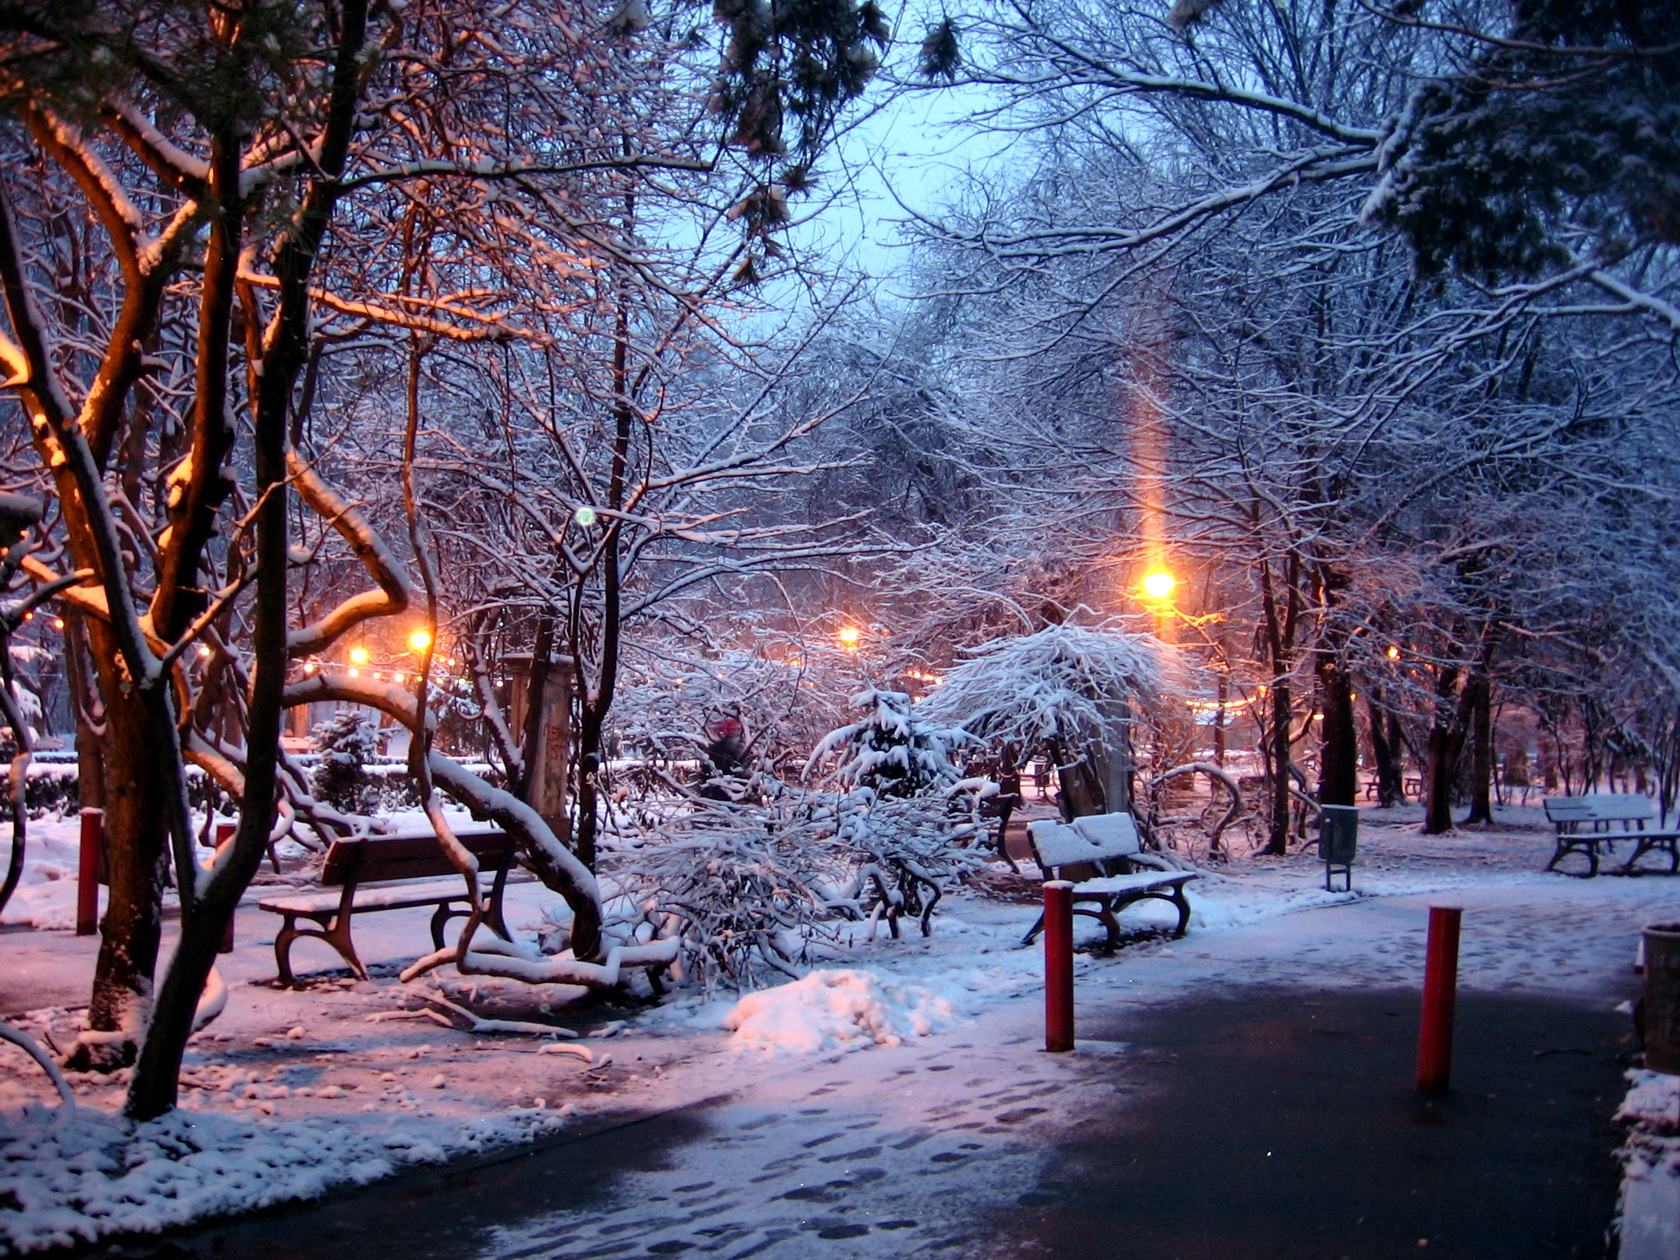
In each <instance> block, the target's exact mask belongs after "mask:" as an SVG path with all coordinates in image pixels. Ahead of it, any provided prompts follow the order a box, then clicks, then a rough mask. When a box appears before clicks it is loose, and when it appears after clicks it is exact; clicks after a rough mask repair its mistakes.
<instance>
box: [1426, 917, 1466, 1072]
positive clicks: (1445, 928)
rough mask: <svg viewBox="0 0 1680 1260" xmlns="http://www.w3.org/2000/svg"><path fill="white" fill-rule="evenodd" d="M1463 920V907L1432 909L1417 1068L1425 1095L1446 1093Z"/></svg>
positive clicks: (1450, 1060)
mask: <svg viewBox="0 0 1680 1260" xmlns="http://www.w3.org/2000/svg"><path fill="white" fill-rule="evenodd" d="M1463 917H1464V910H1463V908H1462V907H1460V906H1430V907H1429V948H1428V953H1427V956H1426V958H1425V960H1424V965H1423V1022H1422V1026H1421V1027H1420V1028H1419V1030H1418V1065H1417V1087H1418V1090H1419V1092H1420V1093H1424V1094H1432V1095H1441V1094H1444V1093H1446V1092H1447V1078H1448V1076H1449V1074H1450V1072H1451V1069H1452V1035H1453V1005H1454V1002H1455V1000H1456V998H1457V995H1458V929H1459V923H1460V920H1461V919H1462V918H1463Z"/></svg>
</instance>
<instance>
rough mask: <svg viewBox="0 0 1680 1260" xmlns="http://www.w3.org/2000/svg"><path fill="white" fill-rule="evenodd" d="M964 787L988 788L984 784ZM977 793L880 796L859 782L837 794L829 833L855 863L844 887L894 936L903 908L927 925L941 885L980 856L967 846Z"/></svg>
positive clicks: (979, 864)
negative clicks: (880, 919) (842, 794)
mask: <svg viewBox="0 0 1680 1260" xmlns="http://www.w3.org/2000/svg"><path fill="white" fill-rule="evenodd" d="M962 786H963V787H970V786H973V787H979V788H991V789H992V790H994V791H995V790H996V789H995V785H993V784H991V783H984V782H980V783H971V784H965V785H962ZM979 795H980V793H979V792H970V791H966V790H955V789H954V790H953V791H951V792H949V793H943V792H942V793H940V794H938V795H924V796H900V797H894V796H883V795H882V794H880V793H879V792H877V791H876V790H875V789H873V788H869V787H859V788H855V789H854V790H852V791H851V792H848V793H846V794H845V795H844V796H842V797H840V799H839V801H838V803H837V806H836V809H835V835H836V839H837V840H838V841H839V843H840V845H841V846H842V848H843V849H844V851H845V852H846V854H847V857H848V858H849V860H850V861H852V862H853V863H855V864H856V869H855V872H854V874H853V877H852V882H851V884H850V886H849V887H848V889H847V898H848V900H850V901H852V902H854V903H857V904H858V905H859V907H860V911H862V912H866V913H867V914H868V915H869V917H870V922H871V923H872V924H873V923H874V922H875V921H876V920H877V919H878V918H880V917H882V916H885V918H886V920H887V925H888V927H889V928H890V929H891V931H892V934H893V935H894V936H895V937H896V936H897V935H898V933H899V929H898V919H899V916H900V915H903V914H908V915H911V916H913V917H915V918H916V919H918V920H919V921H920V923H921V928H922V935H923V936H927V935H929V934H930V933H931V931H932V919H933V910H934V906H935V905H937V904H938V902H939V899H940V897H941V896H943V895H944V892H945V889H946V887H947V886H948V885H949V884H951V883H952V882H953V881H954V880H956V879H958V878H960V877H961V876H962V874H963V873H964V872H966V871H970V870H978V869H981V868H983V867H984V866H985V865H986V860H985V858H984V857H982V856H981V854H980V853H979V852H978V851H977V850H976V849H975V848H974V847H973V846H974V842H975V840H976V839H977V838H978V837H979V835H980V825H979V820H978V818H977V816H976V808H975V807H976V805H977V802H978V799H979Z"/></svg>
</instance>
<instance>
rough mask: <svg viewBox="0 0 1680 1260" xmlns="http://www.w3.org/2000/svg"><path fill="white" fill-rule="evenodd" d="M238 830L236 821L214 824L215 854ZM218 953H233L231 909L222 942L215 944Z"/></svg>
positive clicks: (230, 840) (229, 842)
mask: <svg viewBox="0 0 1680 1260" xmlns="http://www.w3.org/2000/svg"><path fill="white" fill-rule="evenodd" d="M238 830H239V826H238V824H237V823H230V822H219V823H217V824H216V855H217V856H218V857H220V856H221V852H222V850H223V849H224V848H226V847H227V846H228V845H230V844H232V843H233V837H234V833H235V832H236V831H238ZM216 952H217V953H218V954H231V953H233V911H232V910H229V911H228V921H227V927H225V928H223V929H222V943H221V944H220V945H218V946H216Z"/></svg>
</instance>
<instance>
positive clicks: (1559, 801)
mask: <svg viewBox="0 0 1680 1260" xmlns="http://www.w3.org/2000/svg"><path fill="white" fill-rule="evenodd" d="M1546 818H1547V821H1549V822H1550V823H1551V824H1552V825H1553V826H1554V827H1556V828H1557V848H1556V849H1555V850H1553V852H1552V860H1551V861H1550V862H1547V863H1546V869H1547V870H1548V871H1551V870H1556V871H1560V872H1561V873H1562V874H1565V875H1575V876H1578V877H1579V878H1581V879H1591V878H1592V877H1593V876H1594V875H1597V874H1598V854H1599V849H1600V848H1601V847H1602V848H1603V849H1604V851H1605V852H1606V853H1610V852H1613V851H1614V848H1615V845H1616V842H1617V841H1618V840H1631V841H1633V846H1634V847H1633V856H1631V857H1630V858H1628V860H1627V861H1626V862H1625V863H1623V864H1622V867H1621V871H1620V873H1621V874H1625V875H1631V874H1633V873H1634V872H1635V868H1636V867H1637V866H1638V864H1639V859H1640V858H1642V857H1644V856H1645V855H1646V854H1647V853H1650V852H1653V851H1660V852H1663V853H1666V854H1668V873H1669V874H1670V875H1672V874H1674V873H1675V872H1676V871H1680V851H1677V850H1676V847H1675V845H1676V841H1677V840H1680V831H1676V830H1675V829H1673V828H1669V827H1662V826H1660V825H1659V826H1656V827H1649V828H1648V827H1647V826H1646V824H1647V823H1649V822H1652V821H1653V820H1655V821H1657V822H1659V823H1660V822H1661V818H1660V816H1659V815H1658V813H1657V808H1656V806H1655V805H1654V804H1653V803H1652V801H1651V798H1650V797H1648V796H1641V795H1639V794H1637V793H1632V792H1594V793H1591V794H1589V795H1586V796H1548V797H1547V798H1546ZM1571 855H1574V856H1575V857H1578V858H1580V859H1582V860H1583V861H1584V862H1585V865H1586V869H1585V870H1575V869H1573V867H1572V866H1559V863H1561V862H1566V860H1567V859H1569V858H1570V856H1571Z"/></svg>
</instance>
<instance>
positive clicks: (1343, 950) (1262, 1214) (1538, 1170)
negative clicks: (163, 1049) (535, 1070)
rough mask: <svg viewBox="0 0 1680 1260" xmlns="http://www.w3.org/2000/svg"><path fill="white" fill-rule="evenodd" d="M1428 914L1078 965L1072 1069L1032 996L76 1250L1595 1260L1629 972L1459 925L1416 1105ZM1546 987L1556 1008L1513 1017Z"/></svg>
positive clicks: (1531, 921)
mask: <svg viewBox="0 0 1680 1260" xmlns="http://www.w3.org/2000/svg"><path fill="white" fill-rule="evenodd" d="M1422 905H1423V903H1422V901H1421V900H1420V901H1419V902H1418V904H1417V905H1409V904H1402V903H1397V902H1395V901H1384V902H1364V903H1359V904H1355V905H1350V906H1345V907H1337V908H1334V909H1329V910H1322V911H1313V912H1311V913H1310V914H1309V915H1301V916H1292V922H1291V923H1290V924H1289V927H1288V931H1287V933H1286V935H1283V936H1279V935H1277V932H1278V929H1277V928H1275V927H1274V928H1271V929H1266V928H1261V929H1255V930H1249V931H1243V932H1232V933H1224V934H1220V935H1218V936H1209V937H1206V938H1203V939H1202V940H1201V941H1197V940H1196V939H1195V938H1192V939H1190V940H1187V941H1184V942H1180V943H1177V944H1174V945H1171V946H1168V947H1166V948H1164V949H1161V950H1157V951H1154V952H1151V951H1147V950H1146V951H1143V952H1142V953H1139V954H1137V955H1136V956H1133V957H1124V956H1123V957H1122V958H1121V959H1120V960H1118V961H1109V962H1101V961H1097V962H1093V963H1091V964H1089V965H1088V968H1087V970H1086V974H1085V976H1084V978H1083V979H1082V983H1081V1000H1082V1003H1083V1006H1082V1016H1081V1033H1082V1035H1083V1036H1084V1037H1087V1038H1089V1040H1088V1041H1085V1042H1082V1051H1081V1053H1079V1054H1076V1055H1063V1056H1050V1055H1045V1054H1044V1053H1042V1051H1040V1050H1039V1049H1038V1045H1039V1044H1040V1043H1039V1040H1038V1038H1039V1036H1040V1031H1039V1025H1038V1011H1037V1006H1036V1003H1035V1002H1034V1001H1033V1000H1031V999H1024V1000H1021V1001H1017V1002H1013V1003H1009V1004H1006V1005H1004V1006H1002V1007H999V1008H996V1009H994V1010H992V1011H990V1012H989V1013H988V1014H987V1015H985V1016H984V1017H983V1018H981V1019H980V1020H978V1021H977V1022H976V1023H975V1024H974V1025H972V1026H970V1027H969V1028H966V1029H964V1030H963V1032H962V1033H960V1034H953V1035H945V1036H941V1037H935V1038H931V1039H928V1040H927V1041H924V1042H921V1043H918V1044H917V1045H915V1046H907V1047H902V1048H899V1049H894V1050H874V1051H870V1052H867V1053H864V1054H854V1055H849V1056H845V1057H843V1058H839V1059H830V1060H823V1061H820V1062H816V1063H806V1064H804V1065H800V1066H797V1067H792V1068H789V1067H777V1068H775V1069H767V1070H766V1073H765V1075H764V1077H763V1078H762V1079H761V1080H759V1081H757V1082H755V1083H754V1084H753V1085H752V1086H751V1087H750V1088H748V1089H746V1090H743V1091H738V1092H737V1094H736V1095H735V1096H733V1097H730V1098H727V1099H721V1100H717V1099H714V1100H709V1101H705V1102H699V1103H696V1104H694V1105H691V1106H688V1107H685V1108H682V1109H679V1110H677V1111H675V1112H671V1113H668V1114H665V1115H660V1116H655V1117H650V1118H645V1119H642V1120H639V1121H636V1122H633V1123H626V1124H621V1125H620V1126H619V1127H616V1128H612V1129H608V1130H606V1131H603V1132H599V1133H596V1134H594V1135H592V1136H586V1137H582V1138H580V1139H577V1140H573V1141H570V1142H566V1143H563V1144H561V1145H557V1146H555V1147H552V1148H549V1149H547V1150H544V1151H541V1152H537V1153H534V1154H530V1155H526V1156H522V1157H519V1158H514V1159H508V1160H503V1161H500V1162H495V1163H487V1164H484V1165H481V1166H478V1167H476V1168H473V1169H468V1170H461V1169H449V1170H437V1171H433V1172H429V1173H419V1174H413V1175H410V1176H407V1177H404V1178H401V1179H398V1180H395V1181H393V1182H390V1183H387V1184H384V1185H380V1186H376V1187H373V1188H371V1189H369V1190H366V1191H360V1192H356V1193H353V1194H342V1195H338V1196H335V1197H333V1198H331V1199H330V1200H328V1201H327V1202H325V1203H322V1204H319V1205H313V1206H309V1207H304V1208H298V1209H291V1210H285V1211H279V1212H275V1213H270V1214H267V1215H266V1216H264V1217H261V1218H258V1219H256V1220H252V1221H246V1222H242V1223H239V1224H233V1225H227V1226H212V1227H208V1228H205V1229H202V1230H199V1231H196V1232H194V1233H188V1234H182V1235H178V1236H175V1237H174V1238H171V1239H169V1240H164V1241H161V1242H158V1243H156V1244H140V1245H136V1244H133V1243H129V1244H127V1245H126V1246H125V1247H123V1248H122V1249H120V1250H119V1249H118V1248H117V1247H111V1248H107V1249H106V1250H104V1251H103V1252H100V1253H96V1254H102V1255H107V1256H116V1255H119V1254H120V1255H124V1256H147V1255H152V1256H157V1257H163V1256H169V1257H175V1258H178V1260H184V1258H186V1257H193V1258H195V1260H198V1258H202V1260H211V1258H212V1257H234V1256H237V1257H240V1258H241V1260H292V1258H294V1257H296V1258H298V1260H302V1258H303V1257H308V1258H309V1260H370V1258H372V1257H377V1256H385V1255H392V1256H399V1255H400V1256H403V1257H405V1258H406V1260H428V1258H430V1257H438V1258H440V1260H441V1258H443V1257H449V1258H451V1260H465V1258H467V1257H481V1258H483V1260H584V1258H586V1257H608V1256H623V1257H650V1256H662V1255H677V1254H692V1255H694V1256H702V1255H704V1256H719V1257H728V1258H729V1260H746V1258H747V1257H751V1256H761V1257H768V1258H770V1260H816V1258H818V1257H821V1258H823V1260H828V1258H829V1257H833V1258H834V1260H854V1258H862V1257H877V1256H894V1257H898V1256H912V1255H941V1256H954V1257H986V1258H988V1260H992V1258H996V1260H1012V1258H1014V1257H1021V1258H1022V1260H1026V1258H1027V1257H1033V1258H1039V1257H1052V1258H1053V1257H1061V1256H1066V1257H1069V1258H1070V1260H1071V1258H1073V1257H1077V1258H1078V1260H1092V1258H1093V1257H1109V1256H1116V1257H1121V1256H1123V1257H1137V1258H1138V1260H1202V1258H1203V1257H1207V1258H1208V1260H1212V1258H1214V1257H1217V1258H1218V1260H1272V1258H1274V1257H1275V1258H1277V1260H1283V1258H1284V1257H1288V1258H1289V1260H1318V1258H1320V1257H1323V1258H1325V1260H1335V1258H1336V1257H1348V1258H1349V1260H1382V1258H1384V1257H1389V1256H1399V1255H1407V1256H1420V1255H1431V1256H1440V1255H1446V1256H1451V1257H1484V1256H1485V1257H1490V1258H1492V1257H1499V1258H1500V1260H1519V1258H1520V1260H1546V1258H1550V1257H1559V1258H1562V1257H1589V1256H1601V1255H1603V1254H1604V1245H1603V1240H1604V1231H1605V1229H1606V1226H1607V1225H1608V1223H1609V1219H1610V1215H1611V1212H1612V1210H1613V1207H1614V1194H1615V1185H1616V1169H1615V1167H1614V1164H1613V1162H1612V1160H1611V1158H1610V1151H1611V1149H1612V1148H1613V1146H1614V1145H1615V1141H1616V1135H1615V1133H1614V1132H1613V1130H1612V1129H1611V1127H1610V1125H1609V1124H1608V1121H1607V1117H1608V1116H1609V1115H1610V1113H1611V1111H1612V1110H1613V1108H1614V1103H1615V1100H1616V1098H1617V1097H1619V1095H1620V1092H1621V1089H1622V1085H1621V1080H1620V1067H1619V1064H1618V1062H1617V1055H1618V1054H1619V1053H1621V1052H1622V1051H1624V1050H1625V1046H1624V1045H1623V1044H1622V1040H1621V1039H1622V1037H1623V1035H1624V1033H1625V1029H1626V1023H1627V1021H1626V1020H1625V1018H1624V1017H1620V1016H1617V1015H1615V1014H1614V1013H1613V1011H1612V1009H1611V1008H1612V1006H1613V1005H1614V1003H1615V1001H1617V1000H1619V999H1620V998H1621V997H1625V996H1628V995H1629V993H1630V992H1631V988H1632V982H1633V978H1632V976H1631V974H1628V973H1627V968H1626V962H1625V959H1623V960H1620V961H1617V962H1615V963H1614V964H1612V963H1611V962H1609V961H1606V960H1607V959H1609V958H1610V957H1611V954H1612V953H1613V952H1614V951H1612V952H1607V951H1606V950H1604V949H1603V948H1602V947H1600V948H1597V949H1596V950H1588V949H1587V947H1586V946H1585V945H1581V946H1580V947H1579V951H1578V952H1576V953H1571V947H1570V946H1568V945H1567V944H1558V943H1556V942H1558V941H1559V940H1560V939H1562V940H1565V941H1567V940H1574V941H1577V942H1581V941H1584V940H1586V938H1587V936H1588V933H1587V932H1586V930H1585V927H1584V926H1581V928H1580V930H1578V931H1576V932H1575V933H1574V934H1573V935H1572V936H1571V935H1569V934H1567V933H1566V934H1565V935H1564V936H1563V937H1561V938H1560V936H1559V934H1558V924H1557V923H1556V922H1555V916H1556V913H1557V907H1556V905H1555V904H1553V903H1551V902H1549V901H1547V900H1541V901H1537V902H1535V903H1534V904H1531V905H1525V904H1522V903H1520V902H1518V903H1512V902H1510V900H1509V899H1508V898H1507V899H1506V900H1505V901H1502V902H1501V903H1500V904H1499V905H1498V906H1497V907H1495V906H1492V905H1489V906H1488V907H1484V908H1481V909H1477V908H1475V907H1472V913H1471V914H1469V915H1467V922H1469V923H1470V924H1472V925H1473V927H1472V928H1471V934H1470V935H1467V941H1466V951H1465V957H1466V975H1467V990H1468V991H1467V992H1465V993H1464V994H1463V995H1462V997H1461V1005H1460V1022H1459V1029H1458V1043H1457V1046H1456V1054H1455V1065H1454V1082H1455V1092H1454V1094H1453V1096H1452V1097H1451V1098H1450V1099H1448V1100H1447V1101H1445V1102H1444V1103H1440V1104H1433V1105H1427V1106H1425V1105H1420V1104H1419V1103H1418V1101H1417V1100H1416V1098H1415V1096H1414V1094H1413V1093H1412V1091H1411V1089H1410V1087H1409V1085H1410V1073H1411V1069H1412V1056H1413V1053H1414V1050H1415V1039H1416V1006H1417V999H1416V996H1415V992H1414V991H1412V990H1410V989H1403V988H1397V987H1394V982H1393V981H1392V980H1389V979H1387V978H1386V977H1388V976H1390V975H1392V976H1394V977H1396V978H1398V977H1400V976H1406V975H1410V974H1413V973H1415V972H1416V971H1418V970H1420V969H1421V968H1420V967H1419V962H1420V959H1419V954H1420V947H1421V942H1422V932H1421V925H1422ZM1603 930H1604V931H1606V932H1608V933H1610V934H1611V936H1612V937H1613V938H1616V939H1619V937H1617V936H1616V934H1617V933H1619V932H1620V928H1618V927H1616V926H1615V925H1614V924H1611V925H1609V926H1607V927H1605V928H1604V929H1603ZM1512 941H1515V942H1519V943H1521V942H1524V941H1529V942H1532V943H1533V945H1534V948H1533V949H1529V950H1526V951H1525V952H1524V953H1523V954H1522V956H1521V957H1518V958H1515V959H1511V958H1508V957H1506V956H1505V955H1507V954H1509V953H1510V948H1509V945H1508V943H1509V942H1512ZM1285 946H1286V947H1285ZM1535 950H1538V951H1539V952H1538V953H1536V952H1535ZM1548 950H1549V951H1550V952H1547V951H1548ZM1373 959H1378V960H1380V965H1378V964H1374V963H1373V961H1372V960H1373ZM1478 960H1480V961H1478ZM1541 973H1543V974H1541ZM1477 977H1480V979H1479V980H1478V979H1476V978H1477ZM1505 977H1515V979H1516V980H1518V981H1521V983H1520V984H1517V985H1515V987H1513V988H1512V990H1511V992H1509V993H1505V992H1502V989H1503V987H1504V986H1505V984H1506V979H1505ZM1548 979H1549V982H1550V983H1549V987H1551V988H1554V989H1557V990H1559V991H1561V992H1562V993H1564V994H1565V996H1564V997H1563V998H1539V997H1535V996H1534V992H1535V991H1536V989H1538V988H1541V987H1546V982H1547V980H1548ZM1525 990H1526V991H1525ZM1142 994H1147V995H1148V997H1147V999H1143V998H1141V997H1140V995H1142Z"/></svg>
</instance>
